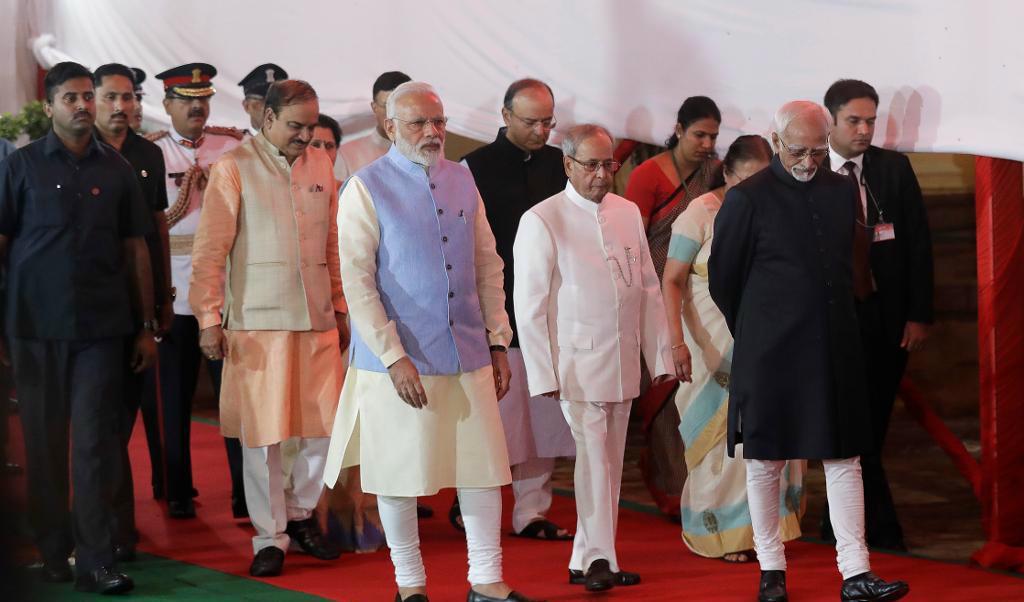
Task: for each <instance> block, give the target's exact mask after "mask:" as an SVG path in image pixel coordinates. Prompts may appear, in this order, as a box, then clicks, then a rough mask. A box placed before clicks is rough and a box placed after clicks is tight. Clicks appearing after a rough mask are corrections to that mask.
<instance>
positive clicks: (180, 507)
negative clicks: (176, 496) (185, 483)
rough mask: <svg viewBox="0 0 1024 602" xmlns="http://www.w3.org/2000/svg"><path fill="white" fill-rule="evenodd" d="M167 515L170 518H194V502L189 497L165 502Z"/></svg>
mask: <svg viewBox="0 0 1024 602" xmlns="http://www.w3.org/2000/svg"><path fill="white" fill-rule="evenodd" d="M167 515H168V516H170V517H171V518H181V519H185V518H195V517H196V504H195V502H193V501H192V500H191V499H188V500H171V501H169V502H167Z"/></svg>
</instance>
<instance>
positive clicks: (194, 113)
mask: <svg viewBox="0 0 1024 602" xmlns="http://www.w3.org/2000/svg"><path fill="white" fill-rule="evenodd" d="M188 116H189V117H206V111H203V110H202V109H192V110H191V111H189V112H188Z"/></svg>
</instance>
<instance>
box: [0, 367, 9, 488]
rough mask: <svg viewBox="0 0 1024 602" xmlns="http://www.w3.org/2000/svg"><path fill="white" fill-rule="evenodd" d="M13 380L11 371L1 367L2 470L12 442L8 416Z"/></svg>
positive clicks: (0, 433)
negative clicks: (8, 444) (9, 442)
mask: <svg viewBox="0 0 1024 602" xmlns="http://www.w3.org/2000/svg"><path fill="white" fill-rule="evenodd" d="M11 379H12V375H11V369H10V368H8V367H7V366H3V365H0V470H2V469H3V465H4V464H6V463H7V458H8V455H7V453H8V450H7V443H8V441H10V440H11V435H10V433H9V432H8V428H9V425H8V424H7V420H8V418H7V415H8V412H9V410H10V409H11V401H10V397H11Z"/></svg>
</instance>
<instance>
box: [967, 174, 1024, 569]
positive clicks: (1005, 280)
mask: <svg viewBox="0 0 1024 602" xmlns="http://www.w3.org/2000/svg"><path fill="white" fill-rule="evenodd" d="M975 168H976V174H977V176H976V180H977V183H976V192H975V201H976V213H977V228H978V232H977V235H978V236H977V238H978V350H979V353H978V363H979V374H980V406H981V407H980V411H981V445H982V458H981V473H982V475H981V498H980V501H981V507H982V521H983V524H984V527H985V533H986V535H987V538H988V543H986V544H985V546H984V547H983V548H982V549H981V550H979V551H978V552H976V553H975V554H974V556H973V560H974V561H975V562H977V563H979V564H981V565H982V566H986V567H992V568H1002V569H1008V570H1015V571H1024V178H1022V176H1024V172H1022V164H1021V163H1020V162H1018V161H1007V160H1005V159H991V158H988V157H978V158H977V160H976V164H975Z"/></svg>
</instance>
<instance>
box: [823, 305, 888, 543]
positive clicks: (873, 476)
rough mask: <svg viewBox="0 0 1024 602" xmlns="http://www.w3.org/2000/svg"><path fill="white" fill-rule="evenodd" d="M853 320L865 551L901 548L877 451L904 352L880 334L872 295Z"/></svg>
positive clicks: (881, 325) (885, 431) (880, 321)
mask: <svg viewBox="0 0 1024 602" xmlns="http://www.w3.org/2000/svg"><path fill="white" fill-rule="evenodd" d="M857 319H858V321H859V323H860V334H861V345H862V346H863V349H864V367H865V369H866V372H867V374H866V376H865V381H866V384H867V393H868V409H869V415H870V418H871V441H872V447H871V449H870V451H869V452H867V453H865V454H862V455H861V457H860V465H861V472H862V474H863V478H864V521H865V522H864V524H865V535H866V539H867V543H868V545H870V546H873V547H880V548H897V549H898V548H901V547H903V546H904V541H903V528H902V526H900V520H899V516H898V515H897V514H896V505H895V503H894V502H893V498H892V490H891V489H890V488H889V479H888V477H887V476H886V474H885V467H884V466H883V465H882V450H883V449H884V447H885V439H886V435H887V434H888V432H889V420H890V418H891V417H892V408H893V404H894V403H895V401H896V394H897V393H898V392H899V388H900V381H901V380H902V379H903V373H904V371H905V370H906V368H907V352H906V351H904V350H903V349H902V348H901V347H900V345H899V344H900V341H899V340H895V341H893V340H892V338H891V337H890V336H888V335H887V333H886V332H885V323H884V321H883V319H882V313H881V304H880V303H879V299H878V295H877V294H875V295H873V296H871V297H869V298H868V299H867V300H865V301H860V302H858V303H857ZM827 510H828V507H827V506H826V513H825V516H824V517H823V519H822V524H823V525H828V512H827ZM829 532H830V530H829Z"/></svg>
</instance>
